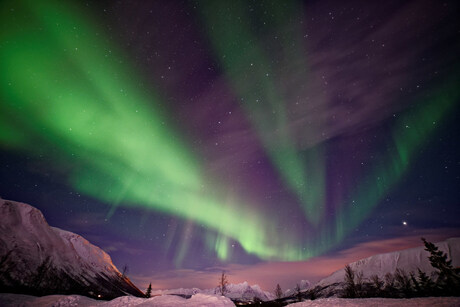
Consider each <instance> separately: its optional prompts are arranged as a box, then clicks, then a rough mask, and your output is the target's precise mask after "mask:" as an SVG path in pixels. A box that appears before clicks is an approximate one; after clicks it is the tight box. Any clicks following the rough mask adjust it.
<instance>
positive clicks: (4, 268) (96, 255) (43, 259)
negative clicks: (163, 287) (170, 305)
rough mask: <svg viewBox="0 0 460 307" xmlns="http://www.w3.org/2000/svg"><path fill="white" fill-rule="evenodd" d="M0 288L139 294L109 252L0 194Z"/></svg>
mask: <svg viewBox="0 0 460 307" xmlns="http://www.w3.org/2000/svg"><path fill="white" fill-rule="evenodd" d="M0 215H1V216H2V223H1V224H0V291H2V292H14V293H26V294H34V295H47V294H81V295H86V296H90V297H95V298H106V299H111V298H115V297H118V296H122V295H127V294H131V295H135V296H142V295H143V293H142V291H140V290H139V289H138V288H137V287H136V286H135V285H134V284H133V283H132V282H131V281H130V280H129V279H128V278H126V277H125V276H122V274H121V273H120V272H119V271H118V269H117V268H116V266H115V265H114V264H113V263H112V260H111V258H110V256H109V255H108V254H107V253H106V252H104V251H103V250H102V249H100V248H99V247H97V246H95V245H93V244H91V243H90V242H89V241H88V240H86V239H84V238H83V237H82V236H80V235H78V234H75V233H72V232H70V231H66V230H62V229H59V228H56V227H51V226H49V224H48V223H47V221H46V219H45V217H44V216H43V214H42V213H41V211H40V210H38V209H37V208H35V207H33V206H31V205H28V204H25V203H21V202H15V201H10V200H4V199H1V198H0Z"/></svg>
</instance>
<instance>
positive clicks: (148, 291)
mask: <svg viewBox="0 0 460 307" xmlns="http://www.w3.org/2000/svg"><path fill="white" fill-rule="evenodd" d="M151 296H152V283H150V284H149V287H148V288H147V291H146V292H145V297H147V298H149V297H151Z"/></svg>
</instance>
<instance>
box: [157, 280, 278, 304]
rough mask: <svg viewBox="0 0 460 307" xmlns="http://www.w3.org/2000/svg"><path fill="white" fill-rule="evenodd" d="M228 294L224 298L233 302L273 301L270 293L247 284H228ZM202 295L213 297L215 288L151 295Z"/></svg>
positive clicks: (173, 290)
mask: <svg viewBox="0 0 460 307" xmlns="http://www.w3.org/2000/svg"><path fill="white" fill-rule="evenodd" d="M227 290H228V292H227V293H226V294H225V296H226V297H228V298H230V299H235V300H241V301H249V300H253V299H254V298H258V299H260V300H262V301H270V300H273V299H275V297H274V295H273V294H272V293H270V292H267V291H264V290H262V289H261V288H260V287H259V286H258V285H253V286H250V285H249V284H248V283H247V282H243V283H240V284H229V285H227ZM197 293H202V294H206V295H214V294H216V293H218V291H217V289H216V288H213V289H205V290H201V289H198V288H192V289H184V288H179V289H171V290H157V291H153V292H152V295H166V294H180V295H194V294H197Z"/></svg>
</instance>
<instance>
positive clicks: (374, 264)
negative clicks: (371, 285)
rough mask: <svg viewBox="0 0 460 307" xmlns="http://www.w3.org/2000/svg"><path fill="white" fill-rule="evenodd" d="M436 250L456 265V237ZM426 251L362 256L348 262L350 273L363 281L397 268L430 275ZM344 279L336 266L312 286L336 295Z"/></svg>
mask: <svg viewBox="0 0 460 307" xmlns="http://www.w3.org/2000/svg"><path fill="white" fill-rule="evenodd" d="M435 245H436V246H437V247H438V248H439V250H441V251H443V252H445V253H446V254H447V256H448V258H449V259H452V265H453V266H454V267H459V266H460V238H451V239H447V240H446V241H443V242H438V243H435ZM428 256H429V253H428V252H427V251H425V249H424V246H419V247H415V248H410V249H405V250H401V251H395V252H390V253H385V254H379V255H374V256H371V257H368V258H365V259H361V260H358V261H356V262H352V263H350V264H349V265H350V267H351V268H352V269H353V271H354V272H356V273H359V272H362V274H363V280H364V281H366V280H368V279H369V278H370V277H371V276H372V275H377V276H379V277H380V278H381V279H382V280H383V279H384V276H385V274H387V273H391V274H394V273H395V272H396V270H397V269H400V270H403V271H404V272H406V273H410V272H414V273H416V272H417V269H420V270H422V271H424V272H425V273H427V274H428V275H432V274H433V273H435V269H434V268H433V267H432V266H431V264H430V261H429V260H428ZM344 278H345V269H340V270H338V271H336V272H334V273H332V274H331V275H329V276H328V277H326V278H324V279H322V280H320V281H319V282H318V283H317V284H316V285H315V288H317V289H327V290H326V291H323V293H322V294H323V295H325V296H329V295H332V296H336V295H337V294H338V291H336V290H339V289H341V288H342V286H343V284H344Z"/></svg>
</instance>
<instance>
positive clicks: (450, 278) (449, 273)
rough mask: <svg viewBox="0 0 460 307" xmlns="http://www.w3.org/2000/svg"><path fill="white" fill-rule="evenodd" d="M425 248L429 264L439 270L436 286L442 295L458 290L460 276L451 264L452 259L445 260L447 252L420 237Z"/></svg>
mask: <svg viewBox="0 0 460 307" xmlns="http://www.w3.org/2000/svg"><path fill="white" fill-rule="evenodd" d="M422 241H423V244H425V250H426V251H427V252H429V253H430V256H429V257H428V259H429V260H430V263H431V266H432V267H433V268H435V269H437V270H438V271H439V272H438V273H439V276H438V279H437V280H436V283H437V286H438V287H439V288H440V289H441V292H442V293H443V294H444V295H455V294H456V293H458V291H460V276H459V274H458V273H457V272H455V269H454V268H453V266H452V260H447V254H446V253H444V252H443V251H440V250H439V249H438V247H437V246H436V245H434V244H433V243H431V242H428V241H427V240H425V238H422Z"/></svg>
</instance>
